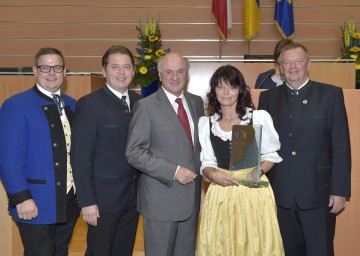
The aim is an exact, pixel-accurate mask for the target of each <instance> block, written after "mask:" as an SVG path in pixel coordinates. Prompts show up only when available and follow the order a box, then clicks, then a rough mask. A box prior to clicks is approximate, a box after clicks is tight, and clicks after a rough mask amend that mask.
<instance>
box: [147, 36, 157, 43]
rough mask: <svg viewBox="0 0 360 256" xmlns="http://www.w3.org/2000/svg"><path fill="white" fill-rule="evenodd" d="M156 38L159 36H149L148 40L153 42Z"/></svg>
mask: <svg viewBox="0 0 360 256" xmlns="http://www.w3.org/2000/svg"><path fill="white" fill-rule="evenodd" d="M157 40H159V38H158V37H157V36H149V41H150V42H155V41H157Z"/></svg>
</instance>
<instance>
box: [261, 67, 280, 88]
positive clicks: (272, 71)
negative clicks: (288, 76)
mask: <svg viewBox="0 0 360 256" xmlns="http://www.w3.org/2000/svg"><path fill="white" fill-rule="evenodd" d="M268 72H269V74H267V75H266V76H265V78H264V79H263V80H262V81H261V82H260V84H259V86H258V88H257V89H261V87H262V85H263V84H264V82H265V81H266V80H267V79H268V78H269V77H271V76H273V75H275V73H276V70H275V68H273V69H271V70H269V71H268Z"/></svg>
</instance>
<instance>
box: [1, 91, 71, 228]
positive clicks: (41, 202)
mask: <svg viewBox="0 0 360 256" xmlns="http://www.w3.org/2000/svg"><path fill="white" fill-rule="evenodd" d="M62 97H63V99H64V102H65V105H66V106H65V112H66V116H67V118H68V119H69V122H70V124H71V121H72V117H73V112H74V110H75V104H76V101H75V100H74V99H72V98H71V97H69V96H66V95H64V94H62ZM0 141H1V143H0V174H1V178H2V181H3V184H4V186H5V189H6V192H7V195H8V198H9V211H10V213H11V215H12V216H13V218H14V219H15V220H16V221H20V222H24V221H23V220H20V219H19V218H18V215H17V211H16V205H17V204H19V203H21V202H23V201H25V200H27V199H31V198H33V199H34V201H35V203H36V205H37V207H38V211H39V215H38V216H37V217H36V218H34V219H32V220H31V221H26V223H29V224H53V223H62V222H65V221H66V158H67V152H66V145H65V136H64V132H63V129H62V123H61V120H60V114H59V113H58V110H57V106H56V105H55V104H54V101H53V100H52V99H51V98H50V97H48V96H46V95H44V94H43V93H41V92H40V91H39V90H38V88H37V87H36V86H34V87H33V88H31V89H29V90H27V91H25V92H22V93H19V94H17V95H15V96H12V97H10V98H9V99H7V100H6V101H5V102H4V104H3V105H2V107H1V109H0Z"/></svg>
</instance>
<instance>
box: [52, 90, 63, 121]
mask: <svg viewBox="0 0 360 256" xmlns="http://www.w3.org/2000/svg"><path fill="white" fill-rule="evenodd" d="M51 95H52V96H53V99H54V102H55V104H56V106H57V108H58V111H59V114H60V116H62V114H63V112H62V110H63V109H64V108H65V103H64V100H63V99H62V98H61V97H60V96H59V95H58V94H55V93H54V94H51Z"/></svg>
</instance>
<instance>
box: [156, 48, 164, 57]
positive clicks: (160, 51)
mask: <svg viewBox="0 0 360 256" xmlns="http://www.w3.org/2000/svg"><path fill="white" fill-rule="evenodd" d="M164 54H165V51H164V50H163V49H159V50H157V51H156V52H155V55H156V56H158V57H159V56H161V55H164Z"/></svg>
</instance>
